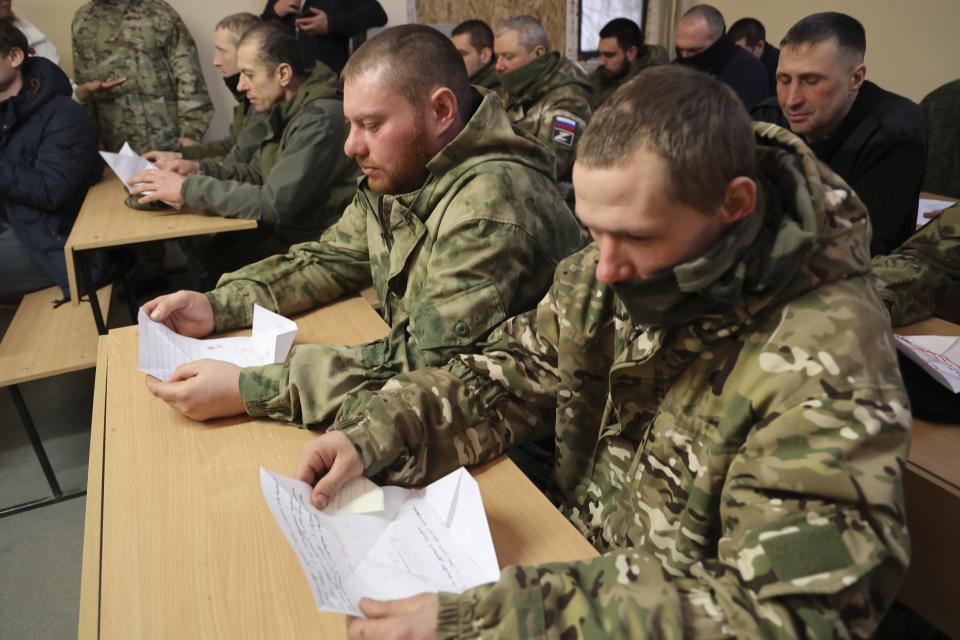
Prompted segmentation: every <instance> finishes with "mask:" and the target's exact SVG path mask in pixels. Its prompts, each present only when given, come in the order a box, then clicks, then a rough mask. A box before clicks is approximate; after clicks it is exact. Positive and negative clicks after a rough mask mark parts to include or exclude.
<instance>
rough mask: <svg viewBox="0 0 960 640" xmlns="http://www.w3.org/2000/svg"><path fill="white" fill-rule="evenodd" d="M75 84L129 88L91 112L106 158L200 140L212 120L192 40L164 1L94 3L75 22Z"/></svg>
mask: <svg viewBox="0 0 960 640" xmlns="http://www.w3.org/2000/svg"><path fill="white" fill-rule="evenodd" d="M73 64H74V72H75V74H76V82H77V83H78V84H83V83H86V82H92V81H101V80H117V79H121V78H125V79H126V82H124V83H123V84H122V85H120V86H119V87H117V88H114V89H112V90H111V91H105V92H100V93H95V94H94V95H93V97H92V100H91V101H90V103H89V105H90V108H91V109H92V112H93V115H94V118H95V120H96V121H97V125H98V126H99V129H100V139H101V141H102V142H103V145H104V147H105V148H106V149H107V150H108V151H117V150H119V149H120V147H121V146H122V145H123V143H124V142H129V143H130V146H131V147H133V149H134V150H136V151H138V152H140V153H143V152H145V151H148V150H150V149H175V148H177V146H178V138H181V137H186V138H194V139H197V140H199V139H200V138H201V137H202V136H203V134H204V133H205V132H206V130H207V126H208V125H209V124H210V119H211V117H212V116H213V103H212V102H211V101H210V96H209V95H208V94H207V85H206V83H205V82H204V80H203V72H202V70H201V68H200V60H199V59H198V58H197V49H196V46H195V45H194V42H193V38H192V37H191V36H190V33H189V32H188V31H187V27H186V25H185V24H183V20H181V19H180V16H179V15H177V12H176V11H174V10H173V9H172V8H171V7H170V5H168V4H167V3H166V2H164V1H163V0H93V1H92V2H89V3H87V4H85V5H83V6H82V7H80V8H79V9H78V10H77V13H76V15H75V16H74V18H73Z"/></svg>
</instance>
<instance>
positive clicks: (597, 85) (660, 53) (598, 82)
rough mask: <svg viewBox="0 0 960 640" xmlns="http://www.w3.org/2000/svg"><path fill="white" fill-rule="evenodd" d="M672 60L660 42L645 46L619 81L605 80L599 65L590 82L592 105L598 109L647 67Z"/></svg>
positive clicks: (591, 75)
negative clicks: (641, 53) (610, 81)
mask: <svg viewBox="0 0 960 640" xmlns="http://www.w3.org/2000/svg"><path fill="white" fill-rule="evenodd" d="M669 61H670V58H669V56H668V55H667V50H666V49H664V48H663V47H661V46H660V45H659V44H648V45H646V46H645V47H644V52H643V55H642V56H640V57H639V58H637V59H636V60H634V61H633V62H631V63H630V69H629V70H628V71H627V75H625V76H624V77H622V78H620V80H618V81H617V82H613V83H608V82H606V81H604V79H603V76H602V75H601V74H600V68H599V67H597V68H596V69H594V70H593V72H592V73H591V74H590V82H591V83H592V84H593V95H592V96H591V98H590V106H592V107H593V110H594V111H596V110H597V109H599V108H600V105H601V104H603V101H604V100H606V99H607V98H609V97H610V96H612V95H613V92H614V91H616V90H617V89H618V88H619V87H620V86H621V85H622V84H623V83H625V82H627V81H628V80H630V79H632V78H633V77H634V76H636V75H637V74H638V73H640V72H641V71H643V70H644V69H646V68H647V67H654V66H656V65H658V64H667V63H668V62H669Z"/></svg>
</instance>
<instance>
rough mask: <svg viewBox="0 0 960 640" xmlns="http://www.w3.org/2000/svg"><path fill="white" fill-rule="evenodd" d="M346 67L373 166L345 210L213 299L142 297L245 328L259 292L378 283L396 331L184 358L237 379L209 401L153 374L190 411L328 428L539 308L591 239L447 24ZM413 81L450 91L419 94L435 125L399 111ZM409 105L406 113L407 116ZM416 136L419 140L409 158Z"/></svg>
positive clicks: (287, 297) (272, 302) (161, 390)
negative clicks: (447, 116) (389, 142)
mask: <svg viewBox="0 0 960 640" xmlns="http://www.w3.org/2000/svg"><path fill="white" fill-rule="evenodd" d="M381 68H383V69H384V70H385V71H384V73H380V70H381ZM343 73H344V76H343V77H344V81H345V85H344V91H345V99H344V110H345V113H346V116H347V118H348V119H349V120H350V125H351V133H350V138H349V139H348V140H347V143H346V146H345V150H346V151H347V152H348V153H350V154H351V155H353V156H355V157H356V158H357V161H358V162H359V163H360V164H361V166H362V167H363V168H364V173H365V174H366V177H365V178H362V179H361V180H360V183H359V189H358V191H357V194H356V196H355V198H354V200H353V203H352V204H351V205H350V206H349V207H348V208H347V210H346V212H344V214H343V217H342V218H341V219H340V221H339V222H337V223H336V224H335V225H334V226H333V227H331V228H330V229H328V230H327V231H326V232H325V233H324V234H323V236H322V237H321V238H320V240H319V241H317V242H309V243H305V244H300V245H296V246H294V247H293V248H292V249H291V250H290V252H289V253H288V254H286V255H279V256H274V257H272V258H269V259H267V260H264V261H262V262H258V263H256V264H253V265H250V266H248V267H246V268H244V269H241V270H239V271H237V272H235V273H230V274H227V275H225V276H224V277H223V278H222V279H221V280H220V282H219V284H218V286H217V288H216V289H214V290H213V291H211V292H209V293H207V294H206V295H205V296H204V295H202V294H196V293H193V294H191V293H190V292H179V293H177V294H173V295H171V296H163V297H161V298H158V299H157V300H154V301H152V302H150V303H148V304H147V305H145V307H144V308H145V309H146V310H147V311H148V313H151V314H152V316H151V317H153V318H154V319H155V320H163V321H166V322H168V324H169V325H170V326H171V327H173V328H175V329H177V330H178V331H181V332H184V333H186V334H188V335H195V336H202V335H206V334H208V333H211V332H212V331H214V330H216V331H223V330H227V329H232V328H235V327H242V326H249V324H250V322H251V314H252V311H253V305H254V303H259V304H260V305H262V306H264V307H267V308H269V309H273V310H276V311H278V312H280V313H284V314H295V313H299V312H302V311H305V310H308V309H311V308H314V307H317V306H319V305H322V304H324V303H327V302H330V301H333V300H336V299H337V298H340V297H342V296H344V295H349V294H353V293H356V292H358V291H360V290H361V289H363V288H365V287H368V286H370V285H371V284H372V285H373V286H374V287H375V289H376V292H377V298H378V299H379V302H380V313H381V314H382V316H383V319H384V320H385V321H386V322H387V324H388V325H389V326H390V333H389V335H388V336H387V337H386V338H383V339H381V340H378V341H376V342H372V343H369V344H365V345H360V346H337V345H301V346H298V347H294V350H293V352H292V354H291V356H290V358H289V360H288V362H287V363H285V364H279V365H268V366H264V367H250V368H246V369H243V370H238V369H236V368H235V367H233V366H232V365H228V364H226V363H214V362H211V361H202V362H201V363H195V364H194V365H187V368H188V369H189V370H190V371H193V370H194V367H195V365H200V366H203V367H206V368H207V371H209V372H210V373H209V375H208V376H207V378H208V379H209V380H211V381H212V382H211V384H210V385H209V386H204V389H205V390H208V389H209V390H212V389H216V388H217V387H216V386H215V385H214V384H213V383H214V382H216V381H219V380H221V379H227V380H229V385H228V386H229V387H230V389H229V391H230V392H229V393H228V394H225V395H224V396H223V397H215V398H212V399H210V400H206V399H203V398H199V399H197V398H195V397H193V396H190V395H189V394H184V393H182V392H181V390H183V389H184V386H183V384H181V383H177V382H173V383H162V382H159V381H154V380H152V379H148V386H149V387H150V389H151V391H152V392H154V393H155V394H156V395H158V396H159V397H161V398H163V399H165V400H167V401H168V402H170V403H171V404H172V405H173V406H175V407H176V408H178V409H180V410H181V411H183V412H184V413H185V414H186V415H188V416H189V417H193V418H196V419H205V418H208V417H214V416H218V415H230V414H231V413H234V412H242V411H244V410H245V411H246V412H247V413H249V414H250V415H253V416H264V415H266V416H270V417H272V418H275V419H279V420H287V421H292V422H296V423H299V424H303V425H305V426H310V427H317V426H327V425H329V424H330V423H331V421H332V419H333V417H334V415H335V414H336V411H337V410H338V409H339V407H340V403H341V402H342V400H343V398H344V397H345V396H346V394H348V393H350V392H352V391H358V390H362V389H378V388H380V386H382V385H383V384H384V383H385V382H386V381H387V380H389V379H390V378H391V377H393V376H395V375H397V374H398V373H401V372H404V371H409V370H411V369H416V368H418V367H423V366H431V365H433V366H438V365H440V364H442V363H444V362H446V360H448V359H449V358H450V357H451V356H452V355H454V354H456V353H461V352H464V351H470V350H472V349H474V348H476V344H477V343H478V342H479V341H480V340H482V339H483V338H484V337H485V336H486V335H487V334H488V333H489V332H490V331H491V330H492V329H493V328H494V327H496V326H497V325H499V324H500V323H501V322H502V321H503V320H505V319H506V318H507V317H509V316H511V315H514V314H516V313H520V312H521V311H525V310H527V309H530V308H532V307H533V306H534V305H535V304H536V303H537V301H538V300H539V299H540V298H541V297H542V296H543V293H544V292H545V291H546V290H547V288H548V287H549V284H550V279H551V276H552V273H553V269H554V267H555V266H556V265H557V263H559V262H560V260H562V259H563V258H564V257H566V256H567V255H569V254H570V253H572V252H574V251H576V250H577V249H578V248H580V247H581V246H583V241H584V237H583V235H582V232H581V230H580V227H579V225H578V224H577V221H576V219H575V218H574V217H573V214H572V213H571V212H570V211H569V209H567V207H566V205H565V204H564V203H563V200H562V198H561V197H560V194H559V192H558V191H557V188H556V185H555V183H554V181H553V164H552V163H553V159H552V157H551V156H550V154H548V153H547V152H546V151H545V150H544V149H543V148H542V147H540V146H539V145H538V144H537V143H536V142H535V141H533V140H531V139H528V138H526V137H523V136H520V135H518V134H516V133H515V132H514V130H513V128H512V127H511V125H510V121H509V120H508V119H507V116H506V114H505V113H504V111H503V108H502V106H501V104H500V100H499V98H498V97H497V95H496V94H494V93H486V94H485V95H484V96H483V97H482V100H481V96H480V95H479V94H477V93H476V92H474V91H472V90H471V89H470V86H469V84H468V82H467V74H466V70H465V68H464V65H463V61H462V59H461V58H460V55H459V54H458V53H457V51H456V49H455V48H454V47H453V45H452V44H451V43H450V41H449V40H448V39H447V38H446V37H445V36H443V35H442V34H440V32H438V31H436V30H434V29H432V28H430V27H425V26H417V25H406V26H403V27H395V28H394V29H389V30H387V31H385V32H383V33H382V34H380V35H378V36H376V37H375V38H372V39H371V40H369V41H368V42H367V43H366V44H364V45H363V46H362V47H361V48H360V49H359V50H358V51H357V53H355V54H354V56H353V57H351V59H350V60H349V61H348V63H347V66H346V67H345V68H344V72H343ZM394 79H398V80H394ZM393 81H395V82H397V83H398V84H397V85H391V84H389V83H390V82H393ZM393 86H396V87H397V88H396V89H394V88H393ZM437 87H441V88H443V87H446V89H437ZM374 89H375V90H374ZM410 90H417V91H421V92H422V93H420V96H419V98H418V99H419V100H423V101H424V102H425V104H426V105H428V104H429V102H428V96H433V97H432V98H429V99H430V100H441V99H442V100H444V101H447V100H448V99H451V100H453V103H452V104H451V103H447V102H444V103H443V104H441V105H440V106H434V107H432V108H430V109H427V106H421V107H419V109H421V110H422V111H421V112H420V114H419V115H417V116H416V118H421V119H423V120H424V122H425V124H423V125H421V127H419V128H418V127H416V124H415V123H416V121H417V120H416V119H415V118H414V117H413V115H405V114H412V113H415V112H414V111H413V110H414V109H416V108H418V107H415V105H414V103H413V102H412V101H411V100H410V99H408V98H406V97H405V96H406V95H407V94H406V93H401V91H410ZM401 101H402V102H401ZM444 105H446V106H444ZM459 105H463V107H462V116H461V115H460V113H461V112H460V109H461V108H460V106H459ZM441 107H442V108H441ZM447 107H450V108H452V109H453V110H454V111H455V112H456V119H455V121H452V122H451V123H450V124H449V128H448V129H445V127H446V125H444V127H440V125H437V124H432V123H431V122H426V119H427V118H428V116H429V114H433V113H436V112H437V111H438V110H440V111H442V112H444V113H445V112H446V109H447ZM406 117H409V118H410V120H409V123H410V124H408V125H402V124H399V125H398V124H397V119H401V118H406ZM399 122H401V123H402V122H405V120H402V119H401V120H399ZM428 125H429V126H432V127H434V128H439V129H441V130H445V131H446V133H444V135H443V137H442V139H441V140H439V141H435V140H434V139H432V138H429V137H427V134H426V133H425V131H429V130H430V129H429V128H424V127H427V126H428ZM399 126H409V127H410V128H411V130H412V132H410V133H408V134H406V135H407V137H406V138H405V142H404V144H405V145H406V148H396V146H395V145H394V146H393V147H389V148H388V147H384V146H381V145H382V143H381V142H379V141H378V140H379V138H378V136H380V135H393V136H396V135H397V133H396V131H397V128H398V127H399ZM394 139H396V138H394ZM418 149H422V150H425V153H424V154H423V155H420V156H417V155H411V154H413V153H415V152H416V151H417V150H418ZM384 153H386V154H388V156H389V157H387V156H384V155H381V154H384ZM385 158H386V159H385ZM390 158H403V159H405V163H406V164H405V166H404V168H403V171H397V172H394V173H393V175H401V174H403V175H410V176H411V178H408V179H405V180H404V181H399V180H393V179H391V178H390V177H389V175H390V172H389V171H388V169H387V168H386V167H387V165H386V163H387V162H388V161H389V159H390ZM188 369H184V371H186V370H188ZM204 375H207V374H204ZM176 377H177V374H175V375H174V378H176ZM199 382H205V381H199ZM199 382H198V384H199ZM194 402H196V404H193V403H194Z"/></svg>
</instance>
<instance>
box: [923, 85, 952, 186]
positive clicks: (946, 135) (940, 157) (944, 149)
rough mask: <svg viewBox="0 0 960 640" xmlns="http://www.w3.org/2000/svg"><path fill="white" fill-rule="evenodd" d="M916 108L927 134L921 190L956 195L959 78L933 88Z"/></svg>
mask: <svg viewBox="0 0 960 640" xmlns="http://www.w3.org/2000/svg"><path fill="white" fill-rule="evenodd" d="M920 110H921V111H922V112H923V118H924V121H925V122H926V125H927V132H928V133H929V135H930V151H929V153H928V154H927V163H928V164H927V175H926V177H925V178H924V180H923V190H924V191H929V192H931V193H936V194H939V195H941V196H950V197H951V198H960V80H954V81H953V82H948V83H947V84H945V85H943V86H942V87H939V88H938V89H935V90H934V91H933V92H931V93H930V94H929V95H927V97H926V98H924V99H923V100H921V101H920Z"/></svg>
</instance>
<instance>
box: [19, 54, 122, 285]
mask: <svg viewBox="0 0 960 640" xmlns="http://www.w3.org/2000/svg"><path fill="white" fill-rule="evenodd" d="M22 73H23V88H22V89H21V90H20V92H19V93H18V94H17V95H16V96H14V97H12V98H8V99H7V100H4V101H3V102H0V123H2V129H0V216H2V217H3V220H4V221H5V222H6V223H7V224H8V225H10V227H11V228H12V229H13V231H14V233H16V236H17V239H18V240H19V241H20V244H22V245H23V246H24V247H25V248H26V249H27V251H28V252H29V254H30V257H31V258H32V259H33V261H34V262H36V263H37V266H39V267H40V268H41V269H43V271H44V272H45V273H46V274H47V275H48V276H50V278H51V279H52V280H53V281H54V282H56V283H57V284H58V285H59V286H60V288H61V289H62V290H63V291H64V294H65V295H66V292H67V270H66V263H65V261H64V257H63V245H64V243H65V242H66V239H67V235H68V234H69V233H70V228H71V227H72V226H73V221H74V220H75V219H76V217H77V212H78V211H79V210H80V205H81V204H83V199H84V197H85V196H86V194H87V189H88V188H89V187H90V185H92V184H93V183H95V182H97V180H99V179H100V176H101V174H102V173H103V167H102V164H101V160H100V156H99V154H98V153H97V127H96V125H95V124H94V122H93V120H91V119H90V117H89V116H88V115H87V114H86V112H85V111H84V110H83V108H82V107H81V106H80V105H78V104H77V103H75V102H74V101H73V100H72V99H71V98H70V96H71V94H72V89H71V87H70V81H69V80H68V79H67V76H66V75H65V74H64V73H63V71H61V70H60V68H59V67H58V66H57V65H55V64H53V63H52V62H50V61H49V60H47V59H45V58H39V57H36V58H35V57H30V58H27V59H26V60H25V61H24V64H23V67H22Z"/></svg>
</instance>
